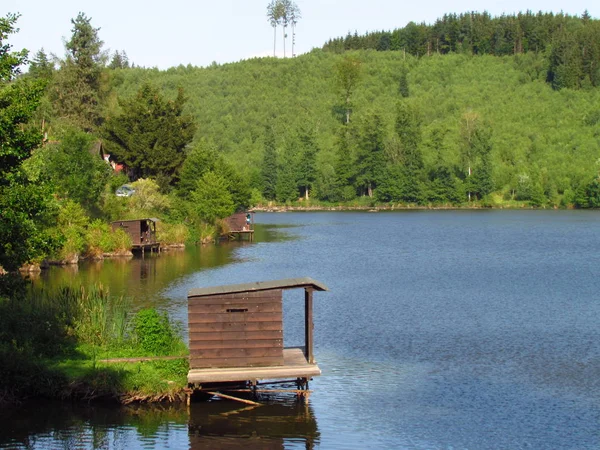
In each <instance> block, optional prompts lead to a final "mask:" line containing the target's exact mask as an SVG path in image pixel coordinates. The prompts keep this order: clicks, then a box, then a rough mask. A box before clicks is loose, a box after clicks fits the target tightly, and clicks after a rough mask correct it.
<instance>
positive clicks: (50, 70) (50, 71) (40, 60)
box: [29, 48, 55, 81]
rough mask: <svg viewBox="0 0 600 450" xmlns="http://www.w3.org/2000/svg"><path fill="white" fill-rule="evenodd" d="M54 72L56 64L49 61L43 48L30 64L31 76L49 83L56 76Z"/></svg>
mask: <svg viewBox="0 0 600 450" xmlns="http://www.w3.org/2000/svg"><path fill="white" fill-rule="evenodd" d="M54 70H55V68H54V63H53V62H52V61H50V60H49V59H48V56H47V55H46V53H45V52H44V49H43V48H42V49H41V50H39V51H38V52H37V53H36V54H35V56H34V57H33V59H32V60H31V61H30V62H29V75H31V76H32V77H33V78H36V79H42V80H46V81H49V80H51V79H52V76H53V75H54Z"/></svg>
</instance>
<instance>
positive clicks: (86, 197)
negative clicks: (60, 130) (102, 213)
mask: <svg viewBox="0 0 600 450" xmlns="http://www.w3.org/2000/svg"><path fill="white" fill-rule="evenodd" d="M60 138H61V139H60V142H59V143H56V144H49V145H46V146H45V147H44V148H42V149H39V150H38V151H37V152H36V153H35V154H34V155H33V156H32V158H31V160H30V161H28V162H29V163H30V165H31V166H34V165H35V166H36V167H38V168H39V169H38V170H36V171H37V172H38V174H37V178H38V179H39V180H45V181H46V182H49V183H50V184H51V185H52V188H53V191H54V193H55V194H57V195H58V196H59V197H61V198H67V199H70V200H73V201H75V202H77V203H79V204H81V205H82V206H84V207H85V208H87V209H88V210H90V209H91V208H92V207H93V206H94V205H95V204H96V202H97V201H98V199H99V198H100V195H101V193H102V191H103V190H104V187H105V185H106V182H107V181H108V177H109V176H110V166H109V165H108V164H107V163H106V162H105V161H103V160H102V159H101V158H100V156H99V155H98V154H93V153H91V152H90V149H91V148H92V147H93V139H92V138H91V137H90V136H89V135H88V134H86V133H83V132H80V131H76V130H70V131H67V132H66V133H65V134H63V135H62V136H61V137H60Z"/></svg>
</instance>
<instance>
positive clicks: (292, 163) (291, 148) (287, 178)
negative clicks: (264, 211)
mask: <svg viewBox="0 0 600 450" xmlns="http://www.w3.org/2000/svg"><path fill="white" fill-rule="evenodd" d="M297 155H298V147H297V142H296V140H290V141H289V142H288V143H287V145H286V146H285V148H284V151H283V155H282V158H281V164H280V165H279V168H278V172H277V185H276V188H275V192H276V197H277V201H279V202H284V203H285V202H289V201H293V200H297V199H298V183H297V178H298V177H297V172H296V160H297Z"/></svg>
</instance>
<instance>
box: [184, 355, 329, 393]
mask: <svg viewBox="0 0 600 450" xmlns="http://www.w3.org/2000/svg"><path fill="white" fill-rule="evenodd" d="M283 359H284V364H283V365H278V366H271V367H212V368H210V367H208V368H200V367H198V368H192V369H191V370H190V371H189V372H188V382H189V383H198V384H202V383H217V382H230V381H251V380H255V381H257V380H277V379H280V380H286V379H295V378H311V377H315V376H319V375H321V369H319V367H318V366H317V365H316V364H308V362H307V361H306V358H305V357H304V354H303V353H302V350H301V349H299V348H286V349H284V350H283ZM190 367H192V366H190Z"/></svg>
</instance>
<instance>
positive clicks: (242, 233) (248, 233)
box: [228, 230, 254, 242]
mask: <svg viewBox="0 0 600 450" xmlns="http://www.w3.org/2000/svg"><path fill="white" fill-rule="evenodd" d="M228 236H229V240H230V241H235V240H236V239H242V240H243V239H246V237H247V238H248V240H249V241H250V242H252V241H253V240H254V230H231V231H229V234H228Z"/></svg>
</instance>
